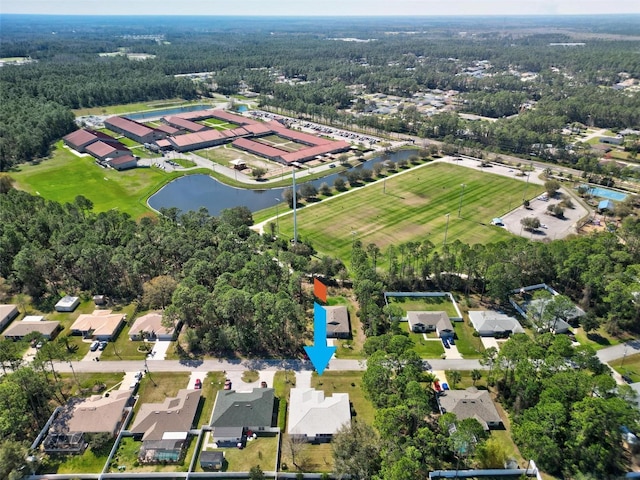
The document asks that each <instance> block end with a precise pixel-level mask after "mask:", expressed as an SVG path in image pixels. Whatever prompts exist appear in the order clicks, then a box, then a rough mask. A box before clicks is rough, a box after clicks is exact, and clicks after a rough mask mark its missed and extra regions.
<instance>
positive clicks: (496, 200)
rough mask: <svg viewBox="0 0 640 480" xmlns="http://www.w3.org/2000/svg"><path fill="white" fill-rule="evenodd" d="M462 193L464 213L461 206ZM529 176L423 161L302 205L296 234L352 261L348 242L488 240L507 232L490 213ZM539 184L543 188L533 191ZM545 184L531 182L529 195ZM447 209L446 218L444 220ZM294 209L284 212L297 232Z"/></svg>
mask: <svg viewBox="0 0 640 480" xmlns="http://www.w3.org/2000/svg"><path fill="white" fill-rule="evenodd" d="M462 184H465V188H464V195H463V196H462V209H461V218H458V207H459V205H460V198H461V193H462V186H461V185H462ZM524 187H525V184H524V182H521V181H518V180H514V179H511V178H507V177H502V176H499V175H494V174H490V173H483V172H478V171H476V170H473V169H470V168H465V167H460V166H456V165H450V164H445V163H435V164H426V165H424V166H422V167H419V168H416V169H413V170H410V171H408V172H406V173H405V174H402V175H397V176H394V177H392V178H389V179H387V180H385V181H384V182H382V181H380V182H377V183H375V184H372V185H369V186H366V187H362V188H360V189H358V190H355V191H353V192H350V193H348V194H346V195H342V196H340V197H337V198H334V199H330V200H328V201H323V202H322V203H320V204H317V205H313V206H310V207H305V208H301V209H299V210H298V235H299V236H300V237H301V238H302V239H304V240H309V241H310V242H311V243H312V244H313V246H314V248H315V249H316V250H318V251H319V252H322V253H325V254H329V255H333V256H337V257H339V258H341V259H342V260H343V261H344V262H345V264H347V265H348V264H349V258H350V253H351V245H352V242H353V241H354V240H356V239H357V240H360V241H361V242H362V243H363V245H365V246H366V245H367V244H369V243H375V244H376V245H378V247H380V249H381V250H383V251H384V250H385V249H386V248H387V247H388V246H389V245H392V244H393V245H400V244H402V243H405V242H408V241H423V240H427V239H428V240H430V241H431V242H433V244H434V245H436V246H438V247H441V246H442V244H443V241H444V236H445V230H446V231H447V243H450V242H453V241H455V240H460V241H462V242H464V243H469V244H475V243H488V242H492V241H498V240H502V239H507V238H509V237H510V234H509V233H508V232H507V231H506V230H504V229H503V228H501V227H495V226H492V225H491V223H490V222H491V219H492V218H494V217H499V216H501V215H503V214H504V213H506V212H507V211H508V210H509V209H510V208H515V207H517V206H518V205H520V203H521V202H522V195H523V193H524ZM535 189H538V190H539V191H535ZM542 190H543V188H542V187H541V186H537V185H532V184H529V185H528V192H527V195H528V196H533V195H534V194H536V195H537V194H539V193H542ZM447 214H449V221H448V227H447ZM292 221H293V216H292V215H287V216H286V217H283V218H281V219H280V230H281V232H282V234H283V235H287V236H288V237H292V236H293V223H292Z"/></svg>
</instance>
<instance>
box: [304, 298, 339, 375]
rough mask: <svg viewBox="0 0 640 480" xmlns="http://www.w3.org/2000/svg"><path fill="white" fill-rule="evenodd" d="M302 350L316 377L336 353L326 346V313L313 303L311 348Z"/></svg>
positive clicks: (333, 348)
mask: <svg viewBox="0 0 640 480" xmlns="http://www.w3.org/2000/svg"><path fill="white" fill-rule="evenodd" d="M304 349H305V351H306V352H307V355H309V360H311V363H313V366H314V367H315V369H316V371H317V372H318V375H322V373H323V372H324V369H325V368H327V365H329V360H331V357H332V356H333V354H334V353H336V347H328V346H327V311H326V310H325V309H324V308H323V307H322V305H320V304H318V303H315V302H314V304H313V346H311V347H304Z"/></svg>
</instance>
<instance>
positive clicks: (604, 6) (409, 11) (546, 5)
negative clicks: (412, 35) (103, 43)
mask: <svg viewBox="0 0 640 480" xmlns="http://www.w3.org/2000/svg"><path fill="white" fill-rule="evenodd" d="M0 13H24V14H27V13H29V14H48V15H51V14H56V15H199V16H201V15H243V16H253V15H257V16H262V15H273V16H283V15H292V16H320V15H322V16H352V15H360V16H390V15H394V16H396V15H402V16H440V15H589V14H630V13H640V1H638V0H618V1H617V2H613V3H611V4H610V3H608V2H602V1H601V0H527V1H524V2H519V1H517V0H515V1H514V0H484V1H482V0H454V1H451V2H442V1H434V0H324V1H321V2H320V1H310V0H275V1H269V0H244V1H242V2H228V1H221V0H190V1H188V2H185V3H184V4H179V3H177V2H174V1H166V0H58V1H55V0H0Z"/></svg>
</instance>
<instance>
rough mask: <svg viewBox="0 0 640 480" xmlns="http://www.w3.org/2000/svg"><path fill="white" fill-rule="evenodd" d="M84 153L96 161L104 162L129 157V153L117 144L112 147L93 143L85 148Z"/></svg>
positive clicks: (104, 143) (102, 143)
mask: <svg viewBox="0 0 640 480" xmlns="http://www.w3.org/2000/svg"><path fill="white" fill-rule="evenodd" d="M86 151H87V152H88V153H90V154H91V155H92V156H94V157H95V158H96V159H97V160H99V161H101V162H104V161H105V160H106V159H107V158H118V157H124V156H125V155H131V151H130V150H129V149H128V148H127V147H125V146H124V145H122V144H121V143H119V144H118V145H112V144H110V143H106V142H103V141H102V140H100V141H98V142H93V143H92V144H91V145H89V146H88V147H87V148H86Z"/></svg>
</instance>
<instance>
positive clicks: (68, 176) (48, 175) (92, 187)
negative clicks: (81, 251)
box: [10, 142, 181, 218]
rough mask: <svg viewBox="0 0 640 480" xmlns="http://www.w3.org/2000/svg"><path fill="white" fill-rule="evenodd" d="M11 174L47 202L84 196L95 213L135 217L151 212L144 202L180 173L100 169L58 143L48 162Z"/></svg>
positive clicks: (152, 170) (28, 190)
mask: <svg viewBox="0 0 640 480" xmlns="http://www.w3.org/2000/svg"><path fill="white" fill-rule="evenodd" d="M10 175H11V177H12V178H14V179H15V180H16V186H17V187H18V188H20V189H22V190H26V191H27V192H29V193H32V194H34V195H41V196H42V197H44V198H46V199H47V200H55V201H57V202H61V203H70V202H73V201H74V199H75V198H76V196H78V195H83V196H85V197H86V198H88V199H89V200H91V201H92V202H93V205H94V211H96V212H104V211H107V210H111V209H118V210H120V211H122V212H126V213H128V214H129V215H131V216H132V217H133V218H138V217H140V216H141V215H143V214H145V213H149V212H150V209H149V208H148V207H147V206H146V199H147V198H148V197H149V196H150V195H151V194H152V193H154V192H156V191H157V190H158V189H159V188H160V187H162V186H163V185H164V184H166V183H168V182H169V181H170V180H172V179H173V178H176V177H178V176H180V175H181V174H179V173H167V172H165V171H163V170H159V169H157V168H134V169H131V170H125V171H122V172H118V171H116V170H113V169H110V168H101V167H99V166H98V165H96V164H95V162H94V159H93V157H89V156H87V157H78V156H76V155H74V154H73V153H71V151H69V150H68V149H66V148H63V147H62V142H59V143H58V145H57V147H56V149H55V151H54V153H53V156H52V158H51V159H47V160H44V161H42V162H41V163H40V164H38V165H21V166H20V170H19V171H16V172H11V173H10Z"/></svg>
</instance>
